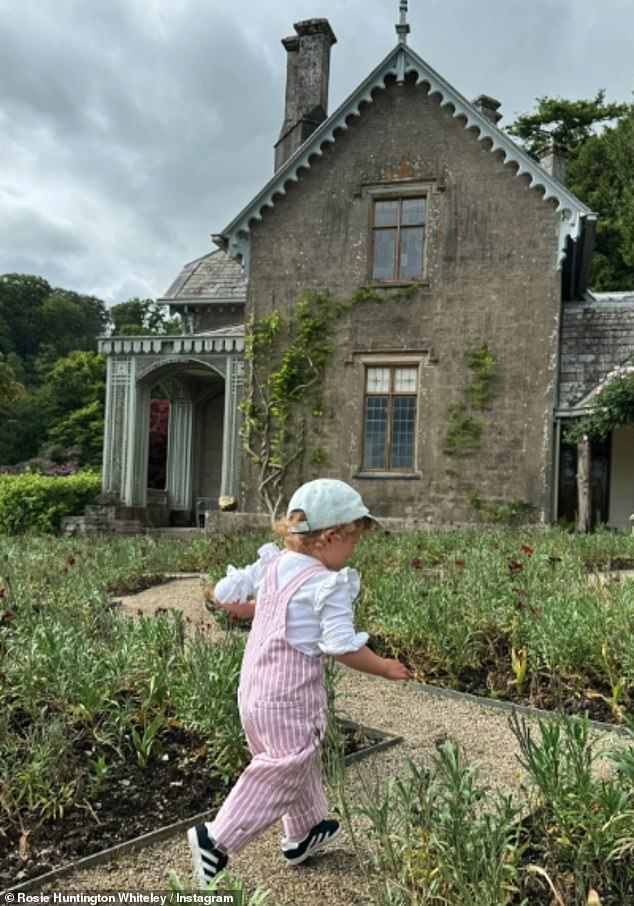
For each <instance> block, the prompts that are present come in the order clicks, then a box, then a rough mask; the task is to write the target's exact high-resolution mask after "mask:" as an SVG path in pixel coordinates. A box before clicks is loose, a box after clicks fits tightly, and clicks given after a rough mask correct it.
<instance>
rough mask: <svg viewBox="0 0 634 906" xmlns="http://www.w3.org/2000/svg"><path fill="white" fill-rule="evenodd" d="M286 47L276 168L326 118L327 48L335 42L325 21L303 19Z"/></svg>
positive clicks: (328, 67) (328, 73)
mask: <svg viewBox="0 0 634 906" xmlns="http://www.w3.org/2000/svg"><path fill="white" fill-rule="evenodd" d="M293 28H294V29H295V31H296V32H297V35H293V36H291V37H290V38H283V40H282V44H283V45H284V47H285V48H286V52H287V58H286V103H285V109H284V122H283V124H282V129H281V131H280V135H279V138H278V140H277V142H276V144H275V169H276V170H279V168H280V167H281V166H282V164H284V163H285V162H286V161H287V160H288V158H289V157H290V156H291V155H292V154H294V152H295V151H297V149H298V148H299V146H300V145H301V144H302V143H303V142H304V141H306V139H307V138H308V136H309V135H311V133H313V132H314V131H315V129H316V128H317V126H319V124H320V123H323V121H324V120H325V119H326V117H327V116H328V81H329V76H330V48H331V47H332V45H333V44H336V42H337V39H336V37H335V34H334V32H333V30H332V28H331V27H330V24H329V22H328V20H327V19H305V20H304V21H303V22H296V23H295V25H294V26H293Z"/></svg>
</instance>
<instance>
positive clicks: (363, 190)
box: [358, 176, 445, 288]
mask: <svg viewBox="0 0 634 906" xmlns="http://www.w3.org/2000/svg"><path fill="white" fill-rule="evenodd" d="M444 189H445V182H444V178H443V177H442V176H429V177H425V178H422V179H420V178H412V177H398V178H396V179H386V180H379V181H376V182H371V183H363V184H362V185H361V187H360V192H359V193H358V194H360V195H361V197H364V198H366V199H367V202H368V236H369V237H370V241H369V242H368V264H367V279H368V283H369V285H370V286H374V287H377V288H378V287H388V288H392V287H398V286H411V285H412V284H415V285H417V286H428V285H429V277H428V268H427V255H428V247H429V242H428V240H429V235H430V233H429V220H430V212H431V196H432V194H437V193H438V192H443V191H444ZM408 198H424V199H425V221H424V234H423V269H422V274H421V276H420V277H408V278H406V279H396V280H376V279H374V277H373V275H372V270H373V256H374V202H375V201H402V200H404V199H408Z"/></svg>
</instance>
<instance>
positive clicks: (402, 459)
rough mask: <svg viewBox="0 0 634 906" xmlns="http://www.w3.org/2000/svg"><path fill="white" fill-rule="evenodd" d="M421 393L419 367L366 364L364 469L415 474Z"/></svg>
mask: <svg viewBox="0 0 634 906" xmlns="http://www.w3.org/2000/svg"><path fill="white" fill-rule="evenodd" d="M417 390H418V366H417V365H414V364H385V365H378V364H377V365H374V364H373V365H366V368H365V400H364V420H363V466H362V467H363V469H364V470H366V471H380V472H412V471H414V446H415V437H416V399H417Z"/></svg>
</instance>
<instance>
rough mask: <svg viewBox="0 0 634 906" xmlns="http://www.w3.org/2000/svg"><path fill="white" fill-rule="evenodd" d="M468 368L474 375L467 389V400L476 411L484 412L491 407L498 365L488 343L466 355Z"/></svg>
mask: <svg viewBox="0 0 634 906" xmlns="http://www.w3.org/2000/svg"><path fill="white" fill-rule="evenodd" d="M466 361H467V367H468V368H469V370H470V371H471V373H472V374H473V378H472V380H471V383H470V384H469V386H468V387H467V389H466V395H467V399H468V400H469V402H470V403H471V405H472V406H473V408H474V409H478V410H482V409H486V408H487V407H488V406H489V403H490V401H491V396H492V392H493V382H494V380H495V373H496V364H495V359H494V358H493V355H492V353H491V351H490V349H489V347H488V346H487V344H486V343H482V345H481V346H478V347H477V348H476V349H472V350H470V351H468V352H467V354H466Z"/></svg>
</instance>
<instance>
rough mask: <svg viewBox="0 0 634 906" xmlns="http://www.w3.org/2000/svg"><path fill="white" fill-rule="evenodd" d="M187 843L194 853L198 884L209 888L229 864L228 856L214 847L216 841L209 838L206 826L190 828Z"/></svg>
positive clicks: (200, 825) (193, 858)
mask: <svg viewBox="0 0 634 906" xmlns="http://www.w3.org/2000/svg"><path fill="white" fill-rule="evenodd" d="M187 842H188V843H189V848H190V849H191V852H192V861H193V863H194V871H195V872H196V878H197V879H198V883H199V885H200V886H201V887H203V888H204V887H207V885H208V884H209V883H210V882H211V881H213V879H214V878H215V877H216V875H217V874H219V873H220V872H221V871H222V869H223V868H224V867H225V865H226V864H227V862H228V858H227V854H226V853H223V852H222V850H220V849H218V848H217V847H216V846H214V841H213V840H212V839H211V837H210V836H209V833H208V831H207V828H206V826H205V825H204V824H199V825H198V827H190V828H189V830H188V831H187Z"/></svg>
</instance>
